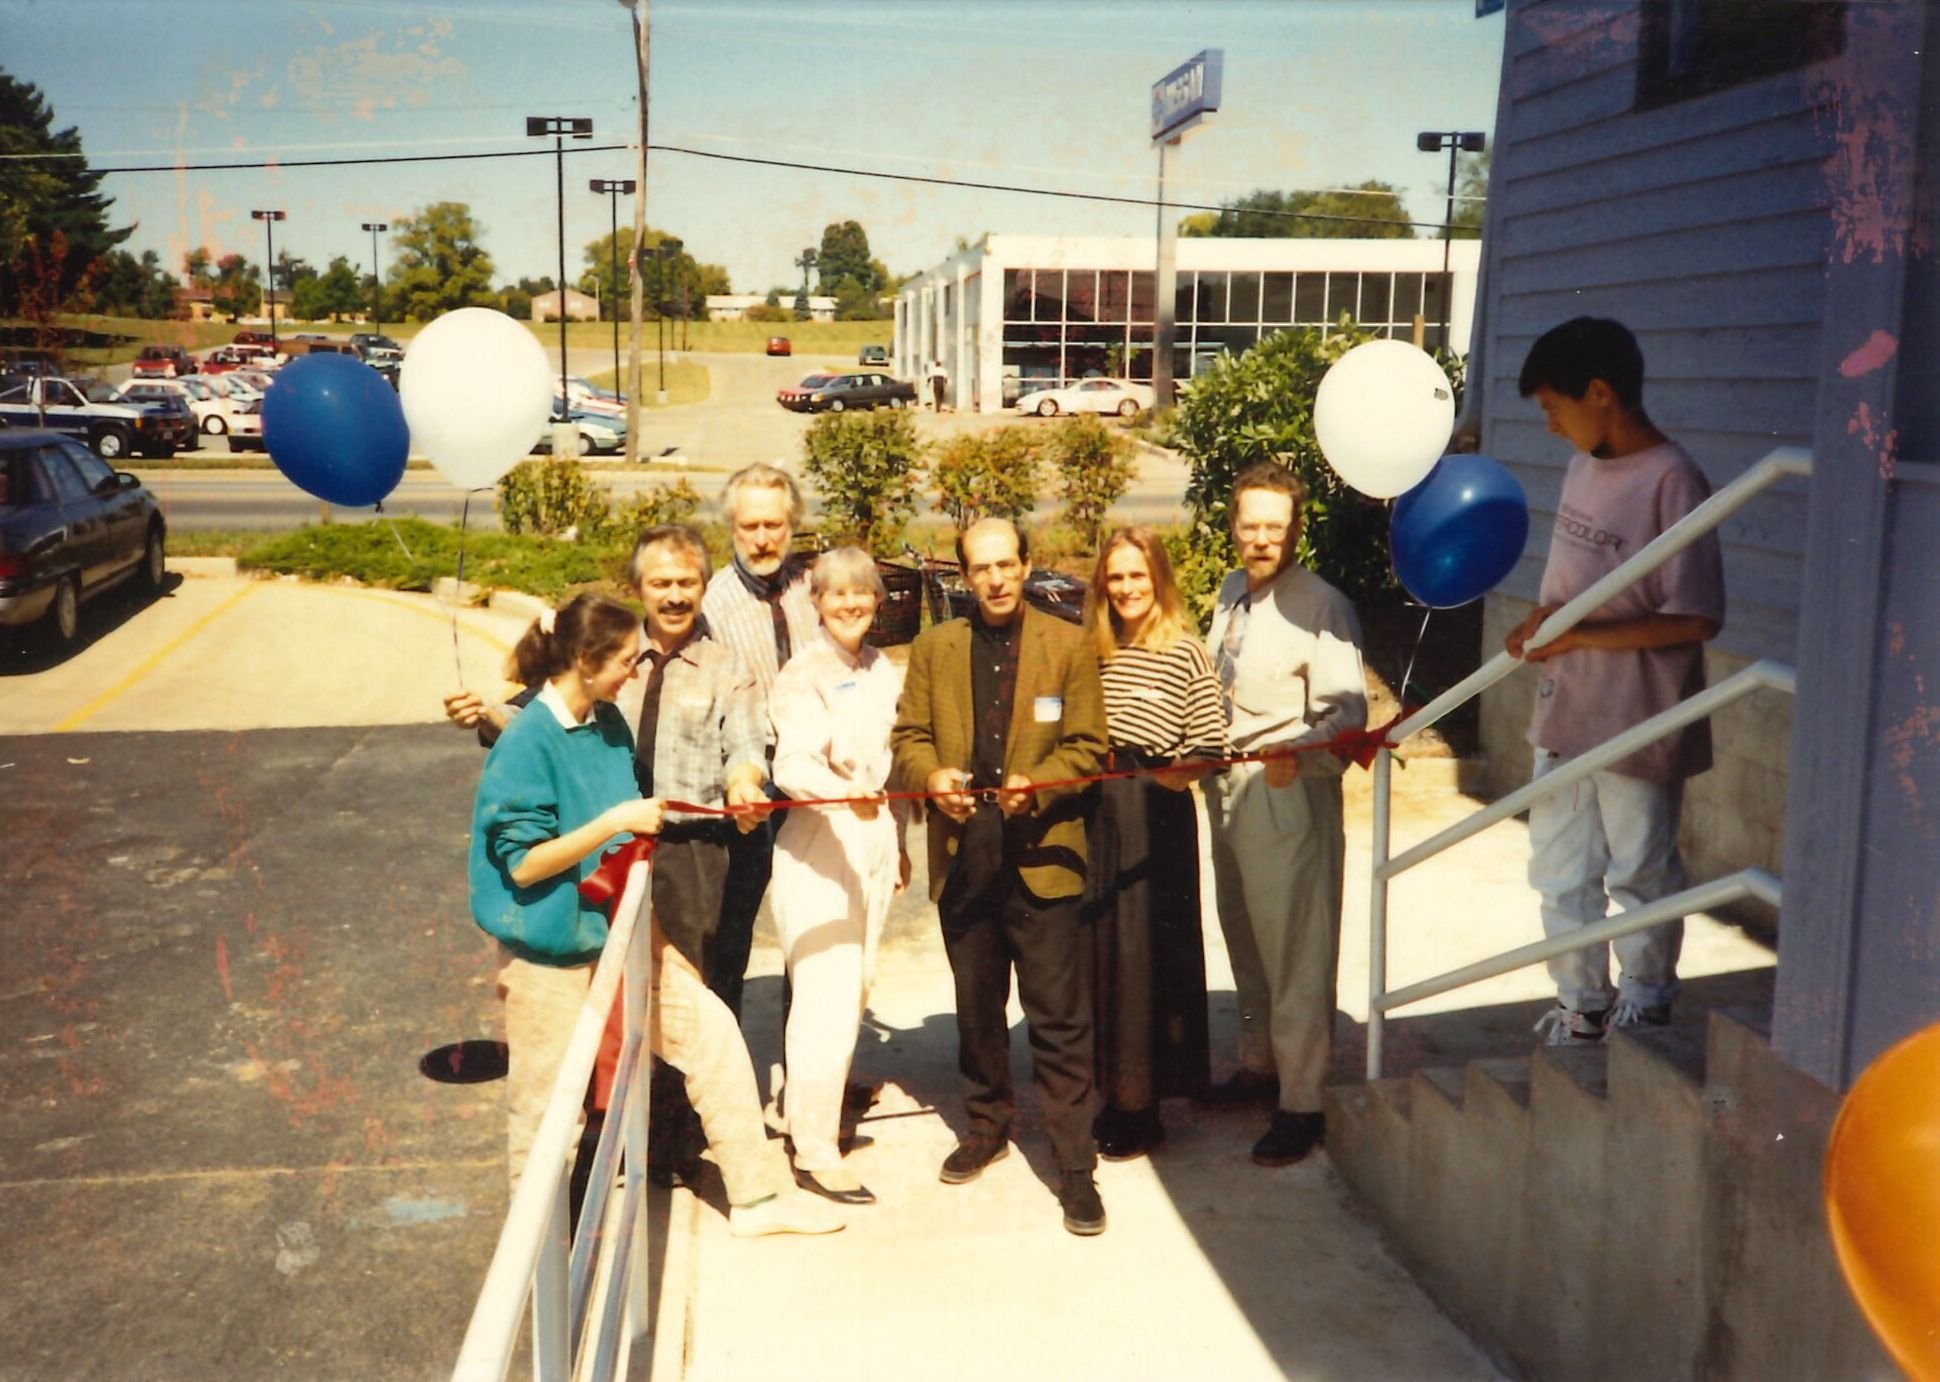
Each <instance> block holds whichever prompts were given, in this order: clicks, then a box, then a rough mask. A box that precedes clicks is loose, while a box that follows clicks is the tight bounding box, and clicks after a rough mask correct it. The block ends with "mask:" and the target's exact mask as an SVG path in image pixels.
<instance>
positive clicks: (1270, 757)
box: [579, 714, 1402, 900]
mask: <svg viewBox="0 0 1940 1382" xmlns="http://www.w3.org/2000/svg"><path fill="white" fill-rule="evenodd" d="M1401 718H1402V717H1401V715H1400V714H1396V715H1395V716H1394V718H1392V719H1390V720H1389V721H1388V722H1387V723H1386V724H1384V725H1381V726H1379V727H1377V728H1375V729H1348V730H1342V731H1341V732H1340V733H1339V734H1336V735H1335V736H1334V737H1333V738H1331V739H1324V740H1321V741H1319V742H1317V743H1312V744H1298V745H1294V746H1291V747H1286V748H1277V749H1267V750H1265V751H1264V752H1261V753H1246V754H1239V755H1237V756H1235V757H1232V758H1192V759H1185V760H1183V761H1182V762H1181V763H1179V764H1176V765H1169V766H1168V767H1167V768H1127V769H1124V770H1123V771H1120V772H1103V773H1091V774H1089V775H1087V776H1085V777H1066V778H1059V779H1058V780H1056V781H1053V782H1033V783H1031V784H1030V786H1028V787H1023V788H1020V789H1018V790H1020V791H1026V792H1042V791H1047V790H1049V789H1051V788H1053V787H1088V786H1090V785H1091V784H1092V783H1094V782H1111V781H1114V780H1117V779H1119V778H1127V777H1151V776H1152V775H1154V774H1155V773H1159V772H1166V771H1170V770H1171V767H1174V766H1180V767H1191V768H1232V767H1237V766H1238V765H1239V764H1241V763H1271V762H1273V761H1274V760H1276V759H1282V758H1292V757H1294V756H1295V755H1296V754H1302V753H1319V752H1321V751H1323V750H1325V751H1328V752H1331V753H1336V754H1339V755H1340V756H1341V757H1342V758H1345V759H1347V760H1348V761H1349V762H1352V763H1358V764H1359V765H1360V766H1361V767H1363V768H1369V767H1372V766H1373V764H1374V756H1375V755H1376V754H1378V753H1379V752H1380V751H1381V750H1382V749H1392V748H1396V747H1398V745H1396V744H1395V743H1394V742H1393V741H1392V740H1390V739H1389V738H1388V731H1389V730H1391V729H1393V728H1394V727H1395V726H1396V725H1397V724H1399V723H1401ZM996 791H997V789H995V788H983V789H978V790H975V791H972V792H971V793H970V795H972V796H981V795H985V794H986V793H987V794H988V795H989V796H991V797H992V799H994V798H995V796H996ZM944 795H952V796H953V795H955V793H947V794H946V793H942V792H878V793H876V794H875V795H873V796H866V797H795V798H784V799H783V800H781V801H776V802H771V803H769V804H768V805H767V806H766V807H765V808H762V807H746V806H697V805H695V804H694V803H693V802H689V801H667V802H665V803H663V804H664V805H665V806H666V808H667V810H669V811H678V812H682V813H684V814H686V815H690V816H738V815H741V814H743V813H745V812H747V811H750V810H769V811H786V810H789V809H790V808H792V807H797V806H859V805H861V804H863V803H865V802H869V803H876V804H881V803H883V802H890V801H928V800H930V799H932V798H934V797H939V796H944ZM634 843H635V844H638V843H639V841H638V840H636V841H634ZM620 848H621V849H624V848H626V846H620ZM608 857H609V858H611V857H612V856H611V855H609V856H608ZM629 862H630V861H629ZM604 868H605V864H604V863H602V865H601V869H602V870H603V869H604ZM598 876H599V875H598V874H597V873H596V874H595V875H594V876H593V878H588V879H587V880H586V882H584V883H581V884H580V885H579V889H580V892H581V893H582V894H584V895H585V896H586V897H587V898H588V899H591V900H598V899H593V895H592V894H591V893H588V892H586V889H587V886H588V884H591V883H592V882H593V881H594V878H597V877H598ZM625 877H626V870H625V868H624V867H623V868H622V869H621V870H620V873H619V878H620V880H621V882H622V883H624V881H625Z"/></svg>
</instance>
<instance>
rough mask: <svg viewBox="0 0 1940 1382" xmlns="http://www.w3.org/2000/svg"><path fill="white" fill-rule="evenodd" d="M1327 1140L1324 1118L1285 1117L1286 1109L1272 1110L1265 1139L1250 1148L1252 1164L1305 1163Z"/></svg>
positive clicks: (1314, 1115) (1319, 1115) (1320, 1115)
mask: <svg viewBox="0 0 1940 1382" xmlns="http://www.w3.org/2000/svg"><path fill="white" fill-rule="evenodd" d="M1326 1137H1327V1115H1326V1114H1324V1113H1288V1112H1287V1111H1286V1110H1285V1109H1275V1110H1274V1111H1273V1122H1272V1124H1271V1125H1270V1126H1268V1128H1267V1130H1266V1136H1265V1137H1262V1138H1261V1139H1260V1140H1259V1141H1258V1142H1255V1143H1254V1144H1253V1164H1254V1165H1255V1166H1291V1165H1293V1164H1294V1163H1295V1162H1296V1161H1305V1160H1306V1159H1307V1154H1308V1153H1309V1152H1311V1151H1313V1149H1314V1148H1316V1147H1318V1146H1319V1145H1320V1144H1321V1143H1322V1142H1323V1141H1324V1140H1325V1139H1326Z"/></svg>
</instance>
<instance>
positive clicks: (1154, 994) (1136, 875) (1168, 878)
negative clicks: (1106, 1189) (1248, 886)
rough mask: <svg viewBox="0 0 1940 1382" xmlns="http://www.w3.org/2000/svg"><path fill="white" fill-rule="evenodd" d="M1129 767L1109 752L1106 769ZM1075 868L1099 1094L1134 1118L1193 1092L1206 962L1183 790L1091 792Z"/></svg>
mask: <svg viewBox="0 0 1940 1382" xmlns="http://www.w3.org/2000/svg"><path fill="white" fill-rule="evenodd" d="M1137 761H1140V760H1138V759H1136V758H1134V757H1133V756H1132V755H1131V754H1130V753H1129V752H1128V751H1126V750H1123V749H1117V748H1114V749H1113V750H1112V766H1113V767H1114V768H1121V769H1122V768H1128V767H1131V766H1133V765H1134V763H1135V762H1137ZM1087 855H1088V858H1087V860H1086V869H1085V912H1086V915H1087V916H1088V917H1089V918H1090V920H1091V922H1092V934H1093V942H1094V955H1095V960H1096V964H1095V968H1094V970H1093V976H1092V1012H1093V1027H1094V1031H1095V1033H1096V1046H1097V1053H1098V1054H1097V1063H1098V1092H1099V1094H1100V1095H1101V1097H1102V1098H1103V1100H1104V1102H1105V1103H1106V1104H1107V1105H1108V1106H1110V1107H1112V1108H1115V1109H1120V1110H1124V1111H1126V1112H1136V1111H1138V1110H1142V1109H1148V1108H1154V1107H1156V1105H1157V1102H1158V1100H1160V1099H1164V1098H1172V1097H1175V1096H1180V1095H1196V1094H1199V1093H1201V1092H1203V1091H1204V1089H1205V1088H1206V1085H1207V1083H1208V1081H1209V1078H1210V1071H1209V1067H1208V1056H1207V1035H1206V1025H1207V1024H1206V952H1205V944H1204V942H1203V940H1202V939H1201V935H1200V921H1199V823H1198V818H1197V816H1196V814H1195V813H1194V810H1193V804H1192V794H1191V793H1190V792H1174V791H1171V790H1169V789H1168V788H1165V787H1161V786H1159V785H1158V783H1156V782H1155V781H1153V780H1152V779H1150V778H1146V777H1136V778H1121V779H1115V780H1112V781H1108V782H1102V783H1100V784H1098V788H1097V796H1096V797H1095V799H1094V800H1093V803H1092V811H1091V822H1090V829H1089V833H1088V838H1087Z"/></svg>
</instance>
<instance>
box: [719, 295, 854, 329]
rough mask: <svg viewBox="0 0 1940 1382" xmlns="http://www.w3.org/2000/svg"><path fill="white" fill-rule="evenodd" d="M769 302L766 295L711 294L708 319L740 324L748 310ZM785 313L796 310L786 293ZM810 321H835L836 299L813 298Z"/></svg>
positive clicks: (782, 304)
mask: <svg viewBox="0 0 1940 1382" xmlns="http://www.w3.org/2000/svg"><path fill="white" fill-rule="evenodd" d="M767 300H768V295H767V294H766V293H709V294H708V295H707V317H708V320H709V321H717V322H738V321H746V320H747V317H748V309H749V308H750V307H759V306H760V305H761V304H762V303H764V302H766V301H767ZM781 308H782V310H783V311H784V312H790V313H792V312H793V311H794V310H795V299H794V298H793V297H792V296H791V295H789V294H787V293H784V294H782V296H781ZM808 319H809V320H810V321H818V322H832V321H834V320H835V299H834V298H831V297H811V298H809V300H808Z"/></svg>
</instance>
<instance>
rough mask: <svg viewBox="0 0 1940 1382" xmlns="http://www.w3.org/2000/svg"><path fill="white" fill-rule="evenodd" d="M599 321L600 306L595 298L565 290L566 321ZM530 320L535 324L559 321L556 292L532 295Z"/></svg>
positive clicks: (570, 289) (574, 290) (571, 289)
mask: <svg viewBox="0 0 1940 1382" xmlns="http://www.w3.org/2000/svg"><path fill="white" fill-rule="evenodd" d="M599 319H600V305H599V300H598V299H597V298H594V297H593V296H591V295H590V294H588V293H582V292H580V291H578V290H577V289H574V288H568V289H567V290H566V320H567V321H575V322H596V321H598V320H599ZM532 320H534V321H536V322H556V321H558V320H559V294H558V292H557V291H556V290H555V291H553V292H550V293H534V294H533V295H532Z"/></svg>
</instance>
